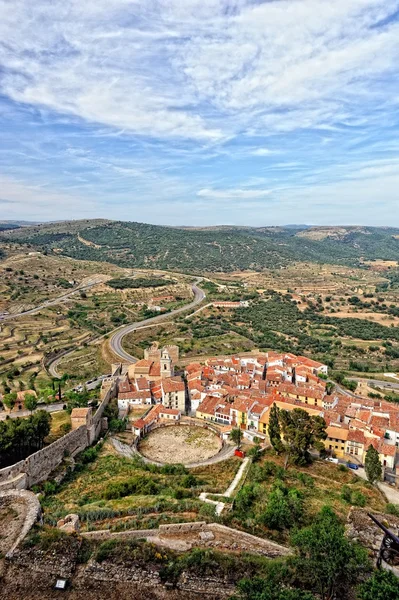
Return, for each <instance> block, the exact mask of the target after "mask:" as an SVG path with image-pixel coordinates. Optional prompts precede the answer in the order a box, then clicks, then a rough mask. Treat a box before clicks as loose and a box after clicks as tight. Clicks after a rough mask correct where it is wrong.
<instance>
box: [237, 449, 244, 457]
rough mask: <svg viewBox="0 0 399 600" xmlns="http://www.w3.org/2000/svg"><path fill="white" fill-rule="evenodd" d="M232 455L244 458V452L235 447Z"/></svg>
mask: <svg viewBox="0 0 399 600" xmlns="http://www.w3.org/2000/svg"><path fill="white" fill-rule="evenodd" d="M234 456H239V457H240V458H245V452H243V451H242V450H238V449H237V450H235V451H234Z"/></svg>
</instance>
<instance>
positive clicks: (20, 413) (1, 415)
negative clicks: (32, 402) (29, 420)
mask: <svg viewBox="0 0 399 600" xmlns="http://www.w3.org/2000/svg"><path fill="white" fill-rule="evenodd" d="M63 406H64V402H56V403H54V404H39V406H38V407H37V410H45V411H46V412H49V413H52V412H57V411H59V410H62V408H63ZM30 414H31V412H30V410H15V411H13V412H11V413H8V412H5V411H4V410H1V411H0V421H5V419H6V418H7V417H9V418H10V419H16V418H18V417H29V415H30Z"/></svg>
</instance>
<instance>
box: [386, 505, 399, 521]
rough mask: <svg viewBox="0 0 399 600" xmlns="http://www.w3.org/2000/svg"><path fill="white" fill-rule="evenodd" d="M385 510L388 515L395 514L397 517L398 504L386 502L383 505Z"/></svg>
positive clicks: (398, 512) (398, 513)
mask: <svg viewBox="0 0 399 600" xmlns="http://www.w3.org/2000/svg"><path fill="white" fill-rule="evenodd" d="M385 512H386V513H387V514H388V515H395V517H399V505H398V504H392V503H391V502H388V504H387V505H386V507H385Z"/></svg>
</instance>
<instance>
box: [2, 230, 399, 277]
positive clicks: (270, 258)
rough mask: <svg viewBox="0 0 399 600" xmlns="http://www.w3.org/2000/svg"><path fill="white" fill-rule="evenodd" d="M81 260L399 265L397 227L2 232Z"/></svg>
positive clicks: (169, 265) (226, 267) (217, 266)
mask: <svg viewBox="0 0 399 600" xmlns="http://www.w3.org/2000/svg"><path fill="white" fill-rule="evenodd" d="M1 240H3V241H4V242H5V241H7V242H10V241H15V242H17V243H24V244H30V245H32V247H34V248H36V249H39V250H41V251H45V252H52V253H56V254H63V255H66V256H70V257H73V258H77V259H86V260H87V259H88V260H96V261H108V262H112V263H114V264H117V265H119V266H122V267H138V268H139V267H140V268H160V269H179V270H182V271H184V270H189V271H198V272H201V271H213V272H221V271H233V270H244V269H252V270H262V269H265V268H281V267H284V266H286V265H288V264H289V263H292V262H295V261H308V262H314V263H333V264H346V265H353V266H359V265H360V264H361V263H362V261H363V260H375V259H380V260H390V261H398V260H399V229H394V228H388V227H386V228H383V227H307V226H302V228H301V226H298V228H294V227H293V226H289V227H285V228H284V227H229V226H224V227H207V228H198V229H197V228H178V227H164V226H159V225H149V224H144V223H135V222H123V221H109V220H106V219H96V220H82V221H65V222H57V223H45V224H41V225H35V226H31V227H23V228H19V229H15V230H13V231H6V232H2V233H1V234H0V241H1Z"/></svg>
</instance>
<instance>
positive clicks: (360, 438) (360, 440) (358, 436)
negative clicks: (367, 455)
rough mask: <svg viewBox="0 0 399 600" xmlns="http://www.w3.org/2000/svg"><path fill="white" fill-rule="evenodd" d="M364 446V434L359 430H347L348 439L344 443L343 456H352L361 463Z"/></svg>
mask: <svg viewBox="0 0 399 600" xmlns="http://www.w3.org/2000/svg"><path fill="white" fill-rule="evenodd" d="M365 446H366V437H365V435H364V432H363V431H361V430H359V429H351V430H349V432H348V437H347V439H346V443H345V454H349V456H354V457H355V458H357V459H358V460H359V461H360V462H361V463H362V462H363V455H364V450H365Z"/></svg>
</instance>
